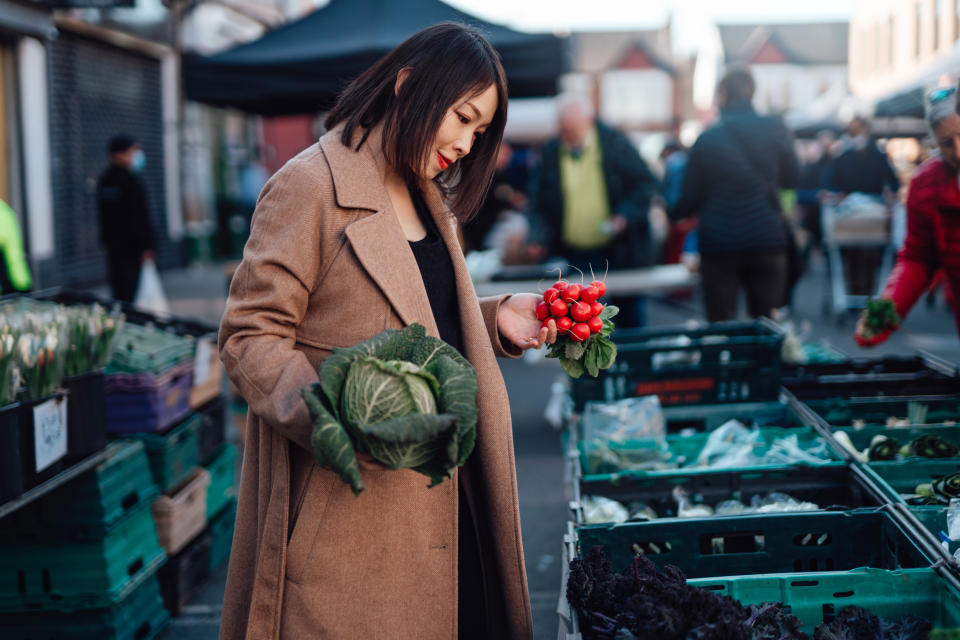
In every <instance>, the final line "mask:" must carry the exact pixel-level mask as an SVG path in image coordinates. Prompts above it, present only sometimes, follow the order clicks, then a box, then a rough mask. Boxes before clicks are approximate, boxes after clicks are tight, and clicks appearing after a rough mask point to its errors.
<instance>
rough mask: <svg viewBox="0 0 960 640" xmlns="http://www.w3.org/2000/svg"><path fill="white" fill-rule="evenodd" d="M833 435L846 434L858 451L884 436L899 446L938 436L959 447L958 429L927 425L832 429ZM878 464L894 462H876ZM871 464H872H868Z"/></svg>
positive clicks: (959, 435) (922, 459)
mask: <svg viewBox="0 0 960 640" xmlns="http://www.w3.org/2000/svg"><path fill="white" fill-rule="evenodd" d="M832 431H833V433H839V432H843V433H846V434H847V436H848V437H849V438H850V442H852V443H853V446H854V447H856V448H857V450H859V451H863V450H864V449H868V448H869V447H870V442H871V441H872V440H873V438H874V437H875V436H879V435H884V436H890V437H892V438H896V439H897V442H899V443H900V446H901V447H902V446H904V445H906V444H909V443H910V441H912V440H914V439H916V438H919V437H920V436H925V435H933V436H940V437H941V438H943V439H944V440H946V441H947V442H949V443H951V444H954V445H957V446H960V427H954V426H944V425H928V426H915V427H883V426H871V427H863V428H860V429H858V428H855V427H834V428H833V429H832ZM915 458H916V461H917V462H923V461H926V460H930V459H931V458H921V457H919V456H915ZM933 459H935V460H943V459H945V458H933ZM955 459H957V460H960V453H958V454H957V456H956V458H955ZM878 462H895V461H892V460H891V461H878ZM870 464H873V463H870Z"/></svg>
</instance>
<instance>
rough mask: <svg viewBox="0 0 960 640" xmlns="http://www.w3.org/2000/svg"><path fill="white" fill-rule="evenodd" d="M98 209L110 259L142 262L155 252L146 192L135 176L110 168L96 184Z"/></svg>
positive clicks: (124, 170) (104, 242) (101, 233)
mask: <svg viewBox="0 0 960 640" xmlns="http://www.w3.org/2000/svg"><path fill="white" fill-rule="evenodd" d="M97 208H98V210H99V213H100V240H101V242H103V244H104V246H105V247H106V248H107V252H108V253H109V254H110V255H111V256H115V257H131V258H139V257H140V254H142V253H143V252H144V251H146V250H147V249H152V250H156V248H157V245H156V240H155V239H154V235H153V229H152V228H151V226H150V212H149V209H148V207H147V191H146V189H145V188H144V186H143V181H142V180H140V178H139V177H138V176H136V175H135V174H134V173H132V172H130V171H128V170H127V169H124V168H123V167H118V166H117V165H114V164H111V165H110V167H109V168H108V169H107V170H106V171H104V172H103V175H101V176H100V181H99V182H98V183H97Z"/></svg>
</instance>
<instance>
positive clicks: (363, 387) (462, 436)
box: [303, 324, 477, 495]
mask: <svg viewBox="0 0 960 640" xmlns="http://www.w3.org/2000/svg"><path fill="white" fill-rule="evenodd" d="M319 374H320V382H319V383H318V384H315V385H313V386H312V387H310V388H308V389H304V390H303V397H304V399H305V401H306V403H307V407H308V408H309V409H310V414H311V416H312V417H313V421H314V426H313V432H312V434H311V438H310V441H311V445H312V446H313V452H314V457H315V458H316V460H317V463H318V464H320V465H321V466H324V467H328V468H330V469H332V470H334V471H336V472H337V473H338V474H339V475H340V478H341V479H342V480H343V481H344V482H345V483H347V484H349V485H350V487H351V489H352V490H353V492H354V494H357V495H359V494H360V492H361V491H363V489H364V485H363V479H362V477H361V474H360V468H359V465H358V463H357V459H356V454H357V453H358V452H361V453H367V454H369V455H371V456H373V457H374V458H375V459H376V460H378V461H379V462H381V463H383V464H384V465H385V466H387V467H388V468H390V469H401V468H403V469H413V470H414V471H417V472H418V473H421V474H423V475H425V476H427V477H429V478H430V485H429V486H431V487H432V486H435V485H437V484H440V483H441V482H443V480H444V479H445V478H447V477H450V476H452V475H453V471H454V469H456V467H458V466H460V465H462V464H463V463H464V462H465V461H466V459H467V457H468V456H469V455H470V453H471V452H472V451H473V446H474V443H475V441H476V423H477V404H476V397H477V374H476V371H474V369H473V367H472V366H471V365H470V363H469V362H467V360H466V359H465V358H464V357H463V356H461V355H460V353H459V352H457V350H456V349H454V348H453V347H451V346H450V345H448V344H447V343H445V342H443V341H442V340H439V339H437V338H433V337H430V336H427V335H426V329H425V328H424V327H423V325H419V324H413V325H410V326H408V327H406V328H404V329H401V330H394V329H389V330H387V331H384V332H382V333H380V334H377V335H376V336H374V337H372V338H370V339H369V340H366V341H364V342H361V343H360V344H357V345H355V346H353V347H349V348H346V349H334V351H333V353H332V354H331V355H330V357H328V358H327V359H326V360H324V361H323V363H321V365H320V370H319Z"/></svg>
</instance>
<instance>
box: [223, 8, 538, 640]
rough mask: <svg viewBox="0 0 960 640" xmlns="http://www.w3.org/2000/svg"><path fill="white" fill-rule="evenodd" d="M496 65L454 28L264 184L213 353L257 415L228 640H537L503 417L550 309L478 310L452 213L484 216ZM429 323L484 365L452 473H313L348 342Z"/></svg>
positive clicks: (422, 44) (476, 40)
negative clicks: (326, 391) (433, 480)
mask: <svg viewBox="0 0 960 640" xmlns="http://www.w3.org/2000/svg"><path fill="white" fill-rule="evenodd" d="M506 106H507V93H506V81H505V78H504V73H503V68H502V67H501V65H500V63H499V60H498V57H497V54H496V53H495V51H494V50H493V49H492V48H491V46H490V45H489V43H487V41H486V40H484V39H483V38H482V37H481V36H480V35H478V34H477V33H476V32H475V31H473V30H471V29H469V28H466V27H462V26H459V25H453V24H444V25H437V26H434V27H430V28H428V29H425V30H424V31H421V32H420V33H418V34H416V35H414V36H412V37H411V38H410V39H408V40H407V41H405V42H404V43H403V44H401V45H400V46H399V47H397V48H396V49H395V50H394V51H392V52H391V53H389V54H387V56H385V57H384V58H383V59H381V60H380V61H379V62H378V63H377V64H376V65H374V66H373V67H372V68H370V69H369V70H368V71H366V72H365V73H364V74H363V75H361V76H360V77H359V78H357V79H356V80H355V81H354V82H353V83H352V84H351V85H350V86H349V87H348V88H347V89H346V90H345V92H344V93H343V94H342V95H341V97H340V99H339V101H338V103H337V105H336V107H334V109H333V111H331V113H330V115H329V116H328V118H327V120H326V126H327V129H328V130H329V133H327V134H326V135H324V136H323V137H322V138H321V139H320V141H319V143H318V144H316V145H313V146H312V147H310V148H308V149H307V150H305V151H304V152H302V153H301V154H299V155H298V156H297V157H296V158H294V159H293V160H291V161H290V162H288V163H287V164H286V165H285V166H284V167H283V169H281V170H280V171H279V172H278V173H277V174H276V175H275V176H273V177H272V178H271V179H270V181H269V182H268V183H267V185H266V186H265V187H264V190H263V193H262V194H261V196H260V200H259V202H258V205H257V209H256V212H255V214H254V218H253V226H252V229H251V235H250V240H249V241H248V243H247V246H246V249H245V251H244V258H243V262H242V263H241V264H240V266H239V268H238V269H237V272H236V275H235V276H234V278H233V282H232V284H231V287H230V297H229V299H228V301H227V308H226V312H225V314H224V317H223V324H222V326H221V330H220V352H221V356H222V359H223V362H224V364H225V366H226V369H227V373H228V375H229V376H230V379H231V380H232V381H233V382H234V383H235V384H236V385H237V387H238V388H239V389H240V392H241V394H242V395H243V397H244V398H245V399H246V400H247V402H248V404H249V406H250V417H249V419H248V422H247V430H246V442H245V450H244V459H243V473H242V475H241V478H240V495H239V508H238V512H237V525H236V532H235V534H234V543H233V551H232V555H231V558H230V568H229V573H228V577H227V588H226V596H225V602H224V607H223V618H222V623H221V628H220V638H221V639H224V640H226V639H234V638H256V639H257V640H260V639H264V640H266V639H276V638H284V639H286V638H289V639H296V640H301V639H304V638H337V639H339V638H342V639H344V640H353V639H356V638H391V639H397V638H399V639H404V638H409V639H411V640H414V639H415V640H429V639H432V638H436V639H438V640H439V639H444V640H449V639H451V638H457V637H458V636H459V637H461V638H467V637H470V638H473V637H476V638H529V637H530V636H531V620H530V604H529V598H528V595H527V582H526V572H525V568H524V563H523V549H522V546H521V540H520V520H519V514H518V510H517V486H516V474H515V467H514V458H513V439H512V432H511V424H510V408H509V403H508V401H507V395H506V390H505V387H504V383H503V379H502V377H501V375H500V370H499V368H498V365H497V363H496V360H495V357H496V356H518V355H519V354H520V353H521V352H522V350H523V349H526V348H530V347H541V346H542V345H543V344H544V342H552V341H554V340H555V339H556V329H555V327H550V328H549V329H546V328H542V327H541V326H540V323H539V322H538V321H537V319H536V314H535V308H536V304H537V302H538V300H539V298H538V296H536V295H534V294H518V295H513V296H504V297H500V298H490V299H482V300H478V299H477V297H476V294H475V292H474V289H473V285H472V283H471V281H470V276H469V274H468V273H467V269H466V265H465V262H464V259H463V254H462V253H461V251H460V248H459V245H458V243H457V238H456V229H455V222H456V220H460V221H463V220H466V219H468V218H469V217H470V216H471V215H472V214H473V213H474V211H476V209H477V208H478V207H479V205H480V202H481V201H482V198H483V196H484V193H485V191H486V189H487V187H488V185H489V183H490V180H491V177H492V175H493V170H494V161H495V158H496V152H497V147H498V146H499V144H500V139H501V136H502V134H503V127H504V123H505V120H506ZM412 323H421V324H423V325H424V326H426V327H427V331H428V333H429V334H431V335H434V336H438V337H440V338H442V339H444V340H446V341H447V342H449V343H450V344H451V345H453V346H454V347H456V348H457V349H459V350H460V351H461V352H462V353H463V354H464V355H465V356H466V357H467V358H468V359H469V361H470V362H471V363H472V364H473V366H474V367H475V368H476V370H477V377H478V388H479V390H478V394H477V405H478V409H479V421H478V424H477V443H476V448H475V450H474V452H473V454H472V455H471V457H470V459H469V461H468V462H467V464H466V465H465V466H464V467H463V468H461V469H460V470H459V471H458V473H457V474H456V475H455V477H454V478H452V479H451V480H450V481H447V482H444V483H443V484H441V485H439V486H437V487H434V488H432V489H428V488H427V483H426V482H425V481H424V478H423V476H421V475H419V474H417V473H415V472H412V471H409V470H397V471H390V470H386V469H385V468H383V467H381V466H379V465H377V464H376V463H374V462H373V461H372V458H367V459H366V460H363V461H361V465H362V469H363V481H364V484H365V485H366V489H365V491H364V492H363V493H362V494H361V495H360V496H359V497H354V495H353V494H352V492H351V491H350V488H349V487H348V486H347V485H346V484H344V483H342V482H341V481H340V480H339V478H338V477H337V476H336V474H335V473H333V472H332V471H329V470H327V469H324V468H320V467H319V466H317V464H316V463H315V462H314V460H313V454H312V451H311V447H310V432H311V421H310V416H309V414H308V411H307V408H306V406H305V405H304V403H303V401H302V400H301V397H300V392H301V390H302V389H303V388H304V387H307V386H308V385H310V384H312V383H314V382H317V380H318V377H317V367H318V366H319V364H320V362H321V361H322V360H323V359H324V358H325V357H327V356H328V355H329V354H330V352H331V350H332V349H334V348H335V347H341V346H342V347H346V346H351V345H354V344H356V343H357V342H360V341H362V340H366V339H367V338H370V337H371V336H373V335H376V334H377V333H380V332H381V331H383V330H384V329H389V328H401V327H403V326H406V325H409V324H412Z"/></svg>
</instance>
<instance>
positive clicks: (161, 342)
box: [107, 322, 194, 374]
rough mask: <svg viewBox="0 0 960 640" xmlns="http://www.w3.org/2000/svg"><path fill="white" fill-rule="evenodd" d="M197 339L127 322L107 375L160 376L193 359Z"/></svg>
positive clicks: (113, 352)
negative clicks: (137, 374)
mask: <svg viewBox="0 0 960 640" xmlns="http://www.w3.org/2000/svg"><path fill="white" fill-rule="evenodd" d="M193 349H194V339H193V338H192V337H190V336H182V335H177V334H175V333H172V332H167V331H161V330H160V329H157V328H154V327H149V326H138V325H135V324H131V323H129V322H128V323H125V324H124V325H123V327H122V328H121V329H120V332H119V333H118V334H117V337H116V339H115V341H114V345H113V350H112V351H111V354H110V362H109V363H108V365H107V373H108V374H109V373H121V372H122V373H145V372H151V373H160V372H163V371H166V370H167V369H170V368H171V367H175V366H176V365H178V364H181V363H183V362H188V361H189V360H190V359H191V358H193Z"/></svg>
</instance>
